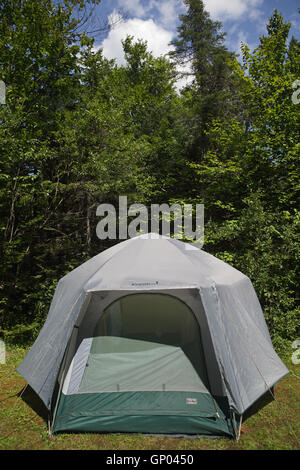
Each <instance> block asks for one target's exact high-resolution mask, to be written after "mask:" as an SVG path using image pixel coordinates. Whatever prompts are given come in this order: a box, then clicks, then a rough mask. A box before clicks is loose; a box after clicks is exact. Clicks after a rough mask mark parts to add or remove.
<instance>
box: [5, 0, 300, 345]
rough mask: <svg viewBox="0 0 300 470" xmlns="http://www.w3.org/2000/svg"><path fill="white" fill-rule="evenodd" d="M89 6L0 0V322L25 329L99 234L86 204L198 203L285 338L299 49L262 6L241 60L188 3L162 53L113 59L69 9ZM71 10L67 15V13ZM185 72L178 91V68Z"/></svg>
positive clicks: (15, 332) (227, 257)
mask: <svg viewBox="0 0 300 470" xmlns="http://www.w3.org/2000/svg"><path fill="white" fill-rule="evenodd" d="M89 3H93V2H92V1H91V2H82V1H80V0H72V1H70V0H69V1H68V0H64V1H61V2H54V1H53V0H23V1H21V0H5V1H0V33H1V34H0V80H3V81H4V82H5V84H6V87H7V89H6V104H5V105H0V167H1V174H0V181H1V186H0V213H1V225H0V231H1V261H2V262H1V281H0V289H1V303H0V333H2V335H4V336H5V338H6V340H11V341H14V342H18V343H20V342H24V341H32V339H33V338H34V337H35V336H36V335H37V333H38V331H39V329H40V327H41V325H42V324H43V322H44V320H45V317H46V315H47V311H48V308H49V304H50V301H51V297H52V295H53V292H54V289H55V285H56V283H57V281H58V279H59V278H60V277H61V276H62V275H63V274H65V273H66V272H68V271H70V270H71V269H72V268H74V267H76V266H78V265H79V264H81V263H82V262H83V261H84V260H86V259H88V258H89V257H91V256H93V255H94V254H96V253H98V252H100V251H101V250H103V249H105V248H107V247H108V246H110V244H111V243H113V242H111V241H109V240H99V239H98V238H97V236H96V225H97V221H98V218H97V217H96V207H97V206H98V205H99V204H100V203H102V202H106V203H113V204H115V205H117V203H118V196H119V195H127V197H128V203H129V204H131V203H134V202H137V203H144V204H151V203H168V204H171V203H172V202H174V201H177V202H180V203H184V202H189V203H203V204H204V205H205V245H204V249H205V250H207V251H209V252H210V253H212V254H214V255H216V256H218V257H219V258H221V259H223V260H224V261H226V262H229V263H230V264H232V265H233V266H235V267H237V268H238V269H240V270H241V271H243V272H244V273H245V274H247V275H248V276H249V277H250V278H251V279H252V281H253V283H254V286H255V288H256V291H257V293H258V296H259V299H260V302H261V304H262V307H263V309H264V312H265V315H266V319H267V322H268V326H269V328H270V332H271V335H272V339H273V341H274V344H275V346H276V347H277V348H284V347H287V346H289V342H290V341H291V340H293V339H295V338H296V337H297V335H298V336H299V313H300V311H299V290H297V289H299V287H298V282H299V253H300V243H299V228H300V214H299V155H300V144H299V128H300V126H299V124H300V123H299V111H300V105H297V104H294V103H293V102H292V99H291V97H292V93H293V88H292V85H293V83H294V81H295V80H296V79H299V78H300V60H299V59H300V57H299V56H300V45H299V42H298V41H297V39H295V38H292V39H291V40H288V35H289V29H290V25H289V24H288V23H286V22H285V21H284V19H283V17H282V16H281V14H280V13H278V12H277V11H276V10H275V11H274V14H273V16H272V17H271V18H270V20H269V23H268V25H267V34H266V36H263V37H261V38H260V43H259V45H258V47H257V48H256V49H255V50H254V51H253V52H250V50H249V49H248V48H247V47H246V46H244V47H243V57H242V60H241V61H239V60H238V59H237V58H236V57H235V55H234V54H233V53H231V52H230V51H228V50H227V49H226V47H225V45H224V37H225V36H224V33H223V32H222V29H221V24H220V23H218V22H214V21H212V20H211V19H210V17H209V15H208V14H207V12H206V11H205V10H204V7H203V3H202V1H201V0H185V4H186V7H187V12H186V14H185V15H182V16H181V17H180V21H181V23H180V26H179V28H178V37H177V38H176V39H175V40H174V41H173V46H174V51H173V52H172V54H171V55H170V57H169V58H167V57H160V58H154V57H153V55H152V54H151V53H150V52H149V51H148V49H147V44H146V43H144V42H143V41H136V40H135V39H134V38H132V37H127V39H125V40H124V41H123V48H124V52H125V58H126V64H125V65H123V66H118V65H117V64H116V63H115V61H109V60H107V59H106V58H105V57H104V56H103V54H102V51H101V50H98V51H95V49H94V47H93V45H94V40H93V38H91V37H88V36H87V34H86V33H85V32H84V31H83V29H84V28H82V27H81V24H80V19H75V15H74V9H76V10H77V11H79V12H80V11H84V9H85V8H86V7H88V5H89ZM78 17H80V15H78ZM182 63H185V64H187V63H188V64H189V67H190V68H189V69H190V73H191V75H192V78H193V80H192V82H191V83H190V85H189V86H186V87H185V88H184V89H182V90H181V92H180V93H178V91H177V90H176V79H177V78H178V68H177V67H178V64H182Z"/></svg>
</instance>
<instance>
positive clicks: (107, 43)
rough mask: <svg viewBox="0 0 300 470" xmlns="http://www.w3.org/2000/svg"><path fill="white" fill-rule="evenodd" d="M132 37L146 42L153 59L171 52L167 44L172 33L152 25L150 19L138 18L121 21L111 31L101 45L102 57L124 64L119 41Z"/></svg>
mask: <svg viewBox="0 0 300 470" xmlns="http://www.w3.org/2000/svg"><path fill="white" fill-rule="evenodd" d="M128 35H130V36H134V38H135V40H137V39H142V40H143V41H147V44H148V50H149V51H151V52H152V53H153V55H154V56H155V57H158V56H161V55H165V54H167V53H168V52H169V51H170V50H171V46H169V43H170V41H171V39H172V37H173V33H172V32H171V31H168V30H166V29H164V28H163V27H161V26H159V25H157V24H156V23H154V21H153V20H152V19H150V20H147V21H145V20H141V19H139V18H133V19H129V20H127V21H123V22H122V23H120V24H119V25H118V26H117V27H115V28H113V29H111V31H110V32H109V34H108V36H107V38H106V39H104V41H103V42H102V44H101V46H100V47H101V48H102V49H103V55H104V56H105V57H107V58H108V59H116V61H117V63H118V64H119V65H120V64H124V62H125V59H124V53H123V47H122V43H121V41H122V40H123V39H125V38H126V36H128Z"/></svg>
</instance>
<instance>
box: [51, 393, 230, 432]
mask: <svg viewBox="0 0 300 470" xmlns="http://www.w3.org/2000/svg"><path fill="white" fill-rule="evenodd" d="M226 401H227V400H225V399H224V398H220V397H218V398H217V399H216V400H213V398H212V396H211V395H210V394H207V393H196V392H193V393H191V392H167V391H164V392H112V393H81V394H73V395H64V394H61V396H60V400H59V406H58V410H57V414H56V417H55V420H54V425H53V432H54V433H55V432H59V431H80V432H127V433H128V432H129V433H130V432H134V433H147V434H149V433H155V434H193V435H199V434H201V435H207V436H216V437H217V436H226V437H234V430H233V425H232V422H231V419H230V418H229V413H228V408H227V407H228V405H227V403H226Z"/></svg>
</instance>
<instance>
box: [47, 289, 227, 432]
mask: <svg viewBox="0 0 300 470" xmlns="http://www.w3.org/2000/svg"><path fill="white" fill-rule="evenodd" d="M93 308H94V307H92V309H93ZM95 312H96V311H95V308H94V311H93V312H91V315H90V317H89V320H88V319H87V324H86V325H85V321H84V319H83V321H82V324H81V327H80V330H81V331H80V330H79V334H78V342H79V344H78V345H77V348H76V352H75V354H74V356H73V358H72V361H71V364H70V366H69V368H68V371H67V374H66V376H65V379H64V383H63V388H62V393H61V397H60V400H59V406H58V412H57V416H56V419H55V423H54V431H57V430H60V429H70V430H84V429H85V428H86V429H94V430H97V431H101V430H103V431H114V430H115V431H116V430H119V431H122V430H124V431H129V432H131V431H135V432H136V431H137V432H142V430H145V421H144V420H146V421H148V422H149V423H148V425H147V429H149V432H173V431H172V430H174V429H175V428H176V429H177V428H178V420H180V421H182V424H181V427H182V429H183V432H185V433H193V428H194V427H197V426H198V427H199V423H198V425H197V422H199V420H204V421H205V424H204V425H203V426H204V429H205V430H206V432H205V433H208V434H210V433H212V432H213V430H214V433H215V432H216V430H215V428H216V426H215V421H216V416H218V418H220V419H218V421H219V423H218V425H217V428H218V427H221V428H222V432H223V433H224V432H225V433H226V432H229V431H228V429H227V422H226V418H225V416H224V413H223V412H222V410H221V409H220V408H219V407H218V405H217V403H216V402H215V401H214V399H213V398H212V396H211V393H210V390H209V382H208V376H207V369H206V362H205V357H204V352H203V347H202V341H201V332H200V327H199V324H198V321H197V319H196V317H195V315H194V313H193V312H192V310H191V309H190V308H189V307H188V306H187V305H186V304H185V303H184V302H183V301H181V300H179V299H178V298H176V297H173V296H171V295H166V294H158V293H157V294H156V293H134V294H130V295H125V296H123V297H121V298H119V299H117V300H115V301H114V302H112V303H111V304H110V305H109V306H108V307H106V308H105V309H104V310H103V311H102V312H100V314H99V313H98V315H96V314H95ZM96 313H97V312H96ZM91 318H93V321H91ZM91 332H92V334H91ZM221 417H222V419H221ZM224 429H225V431H224Z"/></svg>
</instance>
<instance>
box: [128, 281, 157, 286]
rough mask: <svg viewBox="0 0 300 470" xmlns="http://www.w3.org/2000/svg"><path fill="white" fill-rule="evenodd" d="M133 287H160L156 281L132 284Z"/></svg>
mask: <svg viewBox="0 0 300 470" xmlns="http://www.w3.org/2000/svg"><path fill="white" fill-rule="evenodd" d="M131 285H132V286H135V287H144V286H158V281H155V282H132V283H131Z"/></svg>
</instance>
